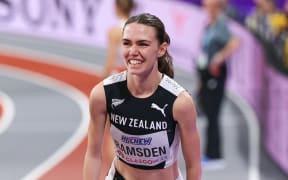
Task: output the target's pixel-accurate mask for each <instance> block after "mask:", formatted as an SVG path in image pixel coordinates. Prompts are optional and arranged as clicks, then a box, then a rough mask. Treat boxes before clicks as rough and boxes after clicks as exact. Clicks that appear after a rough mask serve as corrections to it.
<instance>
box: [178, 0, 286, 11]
mask: <svg viewBox="0 0 288 180" xmlns="http://www.w3.org/2000/svg"><path fill="white" fill-rule="evenodd" d="M179 1H185V2H188V3H194V4H197V5H201V1H202V0H179ZM229 2H230V4H231V5H232V6H234V7H235V8H236V9H237V10H238V11H239V12H241V13H244V14H247V13H249V12H250V11H251V9H253V8H254V0H229ZM284 2H285V0H276V4H277V6H278V7H279V8H282V7H283V4H284Z"/></svg>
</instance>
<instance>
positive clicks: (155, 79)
mask: <svg viewBox="0 0 288 180" xmlns="http://www.w3.org/2000/svg"><path fill="white" fill-rule="evenodd" d="M152 74H153V75H152ZM161 79H162V73H160V72H159V71H157V73H151V74H150V75H148V76H147V77H142V76H141V77H140V76H137V75H130V76H129V77H128V76H127V80H128V82H127V83H128V89H129V91H130V93H131V94H132V95H133V96H135V97H139V98H145V97H149V96H151V95H152V94H153V93H154V92H155V91H156V89H157V88H158V85H159V83H160V81H161Z"/></svg>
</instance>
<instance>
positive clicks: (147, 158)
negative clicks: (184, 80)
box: [104, 71, 184, 169]
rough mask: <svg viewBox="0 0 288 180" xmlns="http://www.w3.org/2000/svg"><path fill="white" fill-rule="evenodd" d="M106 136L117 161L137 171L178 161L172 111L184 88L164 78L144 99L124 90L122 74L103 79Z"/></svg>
mask: <svg viewBox="0 0 288 180" xmlns="http://www.w3.org/2000/svg"><path fill="white" fill-rule="evenodd" d="M104 89H105V95H106V104H107V113H108V114H109V117H110V123H111V127H110V132H111V136H112V138H113V140H114V143H115V147H116V150H115V151H116V155H117V157H118V158H119V159H120V160H121V161H123V162H124V163H126V164H128V165H130V166H132V167H135V168H140V169H163V168H166V167H169V166H170V165H172V164H173V163H174V162H175V161H176V160H177V158H178V150H179V143H180V136H179V130H178V125H177V122H176V121H175V120H174V119H173V114H172V112H173V111H172V108H173V103H174V101H175V99H176V98H177V96H178V95H179V94H180V93H181V92H182V91H184V88H183V87H181V86H180V85H179V84H177V83H176V82H175V81H174V80H173V79H171V78H170V77H168V76H167V75H163V78H162V80H161V82H160V84H159V85H158V88H157V90H156V91H155V92H154V93H153V94H152V95H151V96H149V97H147V98H137V97H134V96H133V95H132V94H131V93H130V92H129V90H128V88H127V79H126V71H123V72H121V73H118V74H114V75H111V76H109V77H107V78H106V79H104Z"/></svg>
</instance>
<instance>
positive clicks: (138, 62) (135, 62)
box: [129, 60, 142, 65]
mask: <svg viewBox="0 0 288 180" xmlns="http://www.w3.org/2000/svg"><path fill="white" fill-rule="evenodd" d="M129 62H130V64H133V65H134V64H141V63H142V62H141V61H138V60H130V61H129Z"/></svg>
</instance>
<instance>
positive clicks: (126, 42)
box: [122, 41, 130, 46]
mask: <svg viewBox="0 0 288 180" xmlns="http://www.w3.org/2000/svg"><path fill="white" fill-rule="evenodd" d="M122 45H123V46H129V45H130V43H129V42H128V41H123V42H122Z"/></svg>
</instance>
